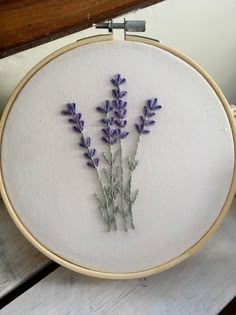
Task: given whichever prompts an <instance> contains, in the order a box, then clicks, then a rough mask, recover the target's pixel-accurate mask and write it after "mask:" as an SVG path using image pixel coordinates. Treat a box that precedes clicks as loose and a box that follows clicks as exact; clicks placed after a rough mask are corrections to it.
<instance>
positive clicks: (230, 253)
mask: <svg viewBox="0 0 236 315" xmlns="http://www.w3.org/2000/svg"><path fill="white" fill-rule="evenodd" d="M235 226H236V202H234V205H233V207H232V209H231V211H230V214H229V215H228V216H227V217H226V219H225V221H224V223H223V224H222V226H221V227H220V229H219V230H218V231H217V232H216V234H215V235H214V236H213V238H212V239H211V240H210V241H209V242H208V243H207V245H206V246H205V248H203V249H202V250H201V251H200V252H199V253H197V254H195V255H194V256H193V257H192V258H190V259H188V260H186V261H185V262H184V263H182V264H180V265H178V266H176V267H175V268H173V269H170V270H167V271H165V272H163V273H161V274H159V275H156V276H153V277H150V278H147V279H146V280H129V281H108V280H99V279H93V278H88V277H85V276H81V275H78V274H76V273H73V272H71V271H69V270H66V269H64V268H62V267H61V268H59V269H57V270H56V271H54V272H53V273H51V274H50V275H49V276H47V277H46V278H45V279H43V280H42V281H40V282H39V283H38V284H37V285H35V286H34V287H33V288H31V289H30V290H28V291H27V292H26V293H25V294H24V295H22V296H20V297H19V298H17V299H16V300H15V301H13V302H12V303H11V304H9V305H8V306H6V307H5V308H4V309H3V311H4V315H12V314H17V315H41V314H57V315H60V314H61V315H62V314H63V315H64V314H71V315H73V314H76V315H78V314H82V315H86V314H88V315H89V314H103V315H105V314H113V315H120V314H136V315H143V314H148V315H152V314H153V315H156V314H158V315H162V314H163V315H164V314H165V315H167V314H170V315H173V314H174V315H185V314H186V315H187V314H191V315H195V314H196V315H199V314H207V315H215V314H217V313H218V312H219V311H220V310H221V309H223V307H224V306H225V305H226V304H228V303H229V302H230V300H232V298H233V297H234V295H235V292H236V268H235V261H236V250H235V244H236V229H235Z"/></svg>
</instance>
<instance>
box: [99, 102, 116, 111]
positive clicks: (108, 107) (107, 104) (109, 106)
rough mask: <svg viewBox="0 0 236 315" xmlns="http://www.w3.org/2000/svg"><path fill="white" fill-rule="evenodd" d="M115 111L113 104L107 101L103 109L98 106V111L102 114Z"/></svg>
mask: <svg viewBox="0 0 236 315" xmlns="http://www.w3.org/2000/svg"><path fill="white" fill-rule="evenodd" d="M112 110H113V106H112V105H111V102H110V101H108V100H106V102H105V105H104V106H103V107H100V106H98V107H97V111H99V112H101V113H109V112H111V111H112Z"/></svg>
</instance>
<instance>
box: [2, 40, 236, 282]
mask: <svg viewBox="0 0 236 315" xmlns="http://www.w3.org/2000/svg"><path fill="white" fill-rule="evenodd" d="M110 40H113V36H112V35H98V36H94V37H90V38H85V39H82V40H80V41H78V42H76V43H72V44H70V45H67V46H65V47H63V48H61V49H59V50H57V51H56V52H54V53H52V54H51V55H49V56H48V57H46V58H45V59H44V60H42V61H41V62H39V63H38V64H37V65H36V66H35V67H34V68H33V69H32V70H31V71H30V72H29V73H28V74H27V75H26V76H25V77H24V78H23V79H22V80H21V82H20V83H19V84H18V86H17V87H16V89H15V90H14V92H13V93H12V95H11V97H10V99H9V101H8V103H7V106H6V108H5V110H4V113H3V115H2V119H1V126H0V141H1V142H0V145H1V147H2V138H3V133H4V127H5V124H6V121H7V118H8V114H9V112H10V110H11V108H12V106H13V104H14V101H15V99H16V97H17V95H18V94H19V93H20V91H21V90H22V88H23V87H24V85H25V84H26V83H27V82H28V81H29V80H30V78H31V77H32V76H33V75H34V74H35V73H36V72H37V71H38V70H39V69H41V68H42V67H43V66H44V65H46V64H47V63H48V62H50V61H51V60H53V59H54V58H57V57H58V56H59V55H61V54H63V53H65V52H67V51H69V50H72V49H74V48H77V47H80V46H83V45H87V44H91V43H96V42H102V41H110ZM126 40H127V41H134V42H140V43H143V44H146V45H151V46H154V47H158V48H160V49H163V50H165V51H167V52H169V53H171V54H173V55H174V56H176V57H178V58H180V59H182V60H183V61H185V62H186V63H187V64H189V65H190V66H191V67H193V68H194V69H195V70H196V71H198V73H199V74H200V75H201V76H202V77H203V78H205V80H206V81H207V82H208V83H209V85H210V86H211V87H212V89H213V90H214V92H215V93H216V95H217V96H218V98H219V99H220V101H221V103H222V106H223V108H224V111H225V113H226V115H227V117H228V120H229V123H230V127H231V131H232V136H233V142H234V156H235V152H236V128H235V122H234V117H233V115H232V112H231V109H230V106H229V104H228V102H227V101H226V99H225V97H224V95H223V94H222V92H221V91H220V89H219V88H218V86H217V85H216V83H215V82H214V81H213V79H212V78H211V77H210V76H209V75H208V74H207V73H206V72H205V71H204V70H203V69H202V68H201V67H200V66H198V65H197V64H196V63H194V62H193V61H192V60H191V59H189V58H187V57H185V56H184V55H182V54H181V53H180V52H178V51H176V50H175V49H173V48H170V47H168V46H166V45H164V44H161V43H159V42H158V41H156V40H153V39H149V38H145V37H140V36H126ZM235 174H236V167H235V161H234V172H233V179H232V182H231V187H230V190H229V193H228V196H227V198H226V201H225V204H224V206H223V208H222V210H221V212H220V214H219V216H218V217H217V219H216V220H215V222H214V223H213V224H212V226H211V227H210V228H209V229H208V231H207V232H206V233H205V234H204V235H203V237H202V238H201V239H199V241H198V242H196V243H195V244H194V245H193V246H192V247H191V248H189V249H188V250H187V251H185V252H184V253H182V254H181V255H179V256H178V257H176V258H174V259H172V260H170V261H168V262H166V263H164V264H162V265H159V266H157V267H155V268H151V269H148V270H143V271H139V272H131V273H111V272H100V271H95V270H91V269H88V268H85V267H81V266H79V265H76V264H74V263H72V262H69V261H67V260H65V259H64V258H62V257H60V256H58V255H56V254H55V253H53V252H52V251H50V250H49V249H47V248H46V247H45V246H44V245H42V244H41V243H40V242H39V241H38V240H37V239H36V238H35V237H34V236H33V235H32V234H31V233H30V232H29V231H28V230H27V228H26V227H25V226H24V225H23V223H22V222H21V221H20V219H19V217H18V216H17V214H16V212H15V210H14V209H13V207H12V204H11V200H10V197H9V196H8V193H7V191H6V188H5V184H4V178H3V172H2V166H1V167H0V189H1V194H2V198H3V201H4V203H5V205H6V208H7V210H8V212H9V214H10V216H11V217H12V219H13V221H14V222H15V224H16V226H17V227H18V228H19V230H20V231H21V232H22V234H23V235H24V236H25V237H26V238H27V239H28V240H29V241H30V242H31V243H32V245H33V246H35V247H36V248H37V249H38V250H39V251H41V252H42V253H43V254H44V255H46V256H48V257H49V258H50V259H52V260H54V261H56V262H57V263H59V264H60V265H62V266H64V267H66V268H68V269H71V270H73V271H76V272H79V273H81V274H85V275H88V276H93V277H98V278H106V279H132V278H142V277H147V276H150V275H153V274H156V273H159V272H161V271H164V270H166V269H168V268H171V267H173V266H175V265H177V264H178V263H180V262H182V261H183V260H185V259H186V258H188V257H189V256H191V255H192V254H193V253H195V252H196V251H197V250H198V249H199V248H200V247H201V246H202V245H203V244H204V243H205V242H206V241H207V239H208V238H209V237H210V236H211V235H212V234H213V233H214V232H215V231H216V229H217V228H218V227H219V225H220V224H221V222H222V221H223V219H224V217H225V215H226V213H227V211H228V209H229V207H230V205H231V202H232V200H233V197H234V194H235V190H236V176H235Z"/></svg>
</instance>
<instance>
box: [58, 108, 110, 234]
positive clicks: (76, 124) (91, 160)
mask: <svg viewBox="0 0 236 315" xmlns="http://www.w3.org/2000/svg"><path fill="white" fill-rule="evenodd" d="M61 113H62V115H65V116H69V117H70V118H69V119H68V121H69V123H71V124H72V128H73V130H74V131H75V132H76V133H78V134H80V135H81V138H80V143H79V145H80V146H81V147H82V148H84V149H86V152H85V153H84V156H85V158H86V159H87V160H88V161H87V165H88V166H89V167H91V168H94V169H95V170H96V174H97V176H98V180H99V183H100V185H101V189H102V192H103V197H104V199H101V198H98V195H96V197H97V198H98V199H99V202H100V206H99V210H100V212H101V214H102V217H103V219H104V221H105V223H106V224H107V226H108V231H110V222H109V212H108V200H107V196H106V191H105V187H104V184H103V182H102V178H101V176H100V173H99V171H98V165H99V162H100V161H99V158H98V157H97V155H96V153H97V152H96V149H95V148H92V147H91V138H90V137H88V136H86V135H85V132H84V127H85V123H84V120H83V119H82V113H80V112H76V104H75V103H68V104H67V105H66V109H65V110H62V112H61Z"/></svg>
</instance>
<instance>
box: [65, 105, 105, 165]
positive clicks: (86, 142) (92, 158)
mask: <svg viewBox="0 0 236 315" xmlns="http://www.w3.org/2000/svg"><path fill="white" fill-rule="evenodd" d="M61 113H62V115H66V116H70V118H69V119H68V121H69V123H71V124H72V128H73V130H74V131H75V132H77V133H80V134H81V139H80V143H79V145H80V146H81V147H83V148H86V149H87V152H85V153H84V156H85V158H86V159H88V160H89V161H88V162H87V165H88V166H89V167H93V168H97V167H98V165H99V158H98V157H96V149H93V148H91V138H90V137H86V136H85V135H84V132H83V131H84V125H85V123H84V120H82V114H81V113H79V112H76V104H75V103H68V104H67V105H66V109H65V110H63V111H62V112H61Z"/></svg>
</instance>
